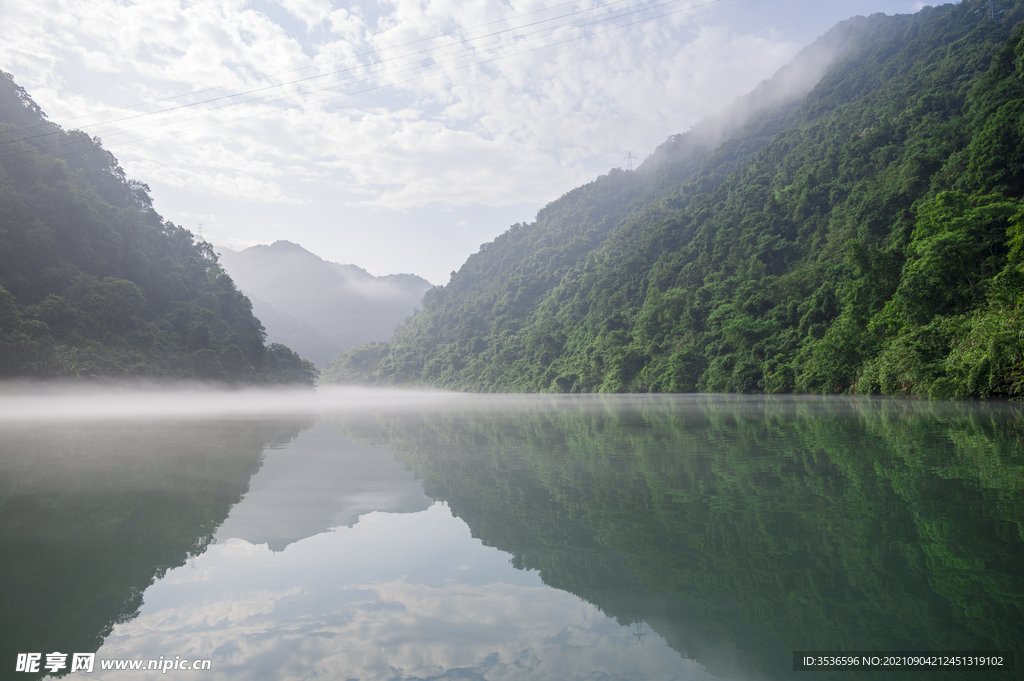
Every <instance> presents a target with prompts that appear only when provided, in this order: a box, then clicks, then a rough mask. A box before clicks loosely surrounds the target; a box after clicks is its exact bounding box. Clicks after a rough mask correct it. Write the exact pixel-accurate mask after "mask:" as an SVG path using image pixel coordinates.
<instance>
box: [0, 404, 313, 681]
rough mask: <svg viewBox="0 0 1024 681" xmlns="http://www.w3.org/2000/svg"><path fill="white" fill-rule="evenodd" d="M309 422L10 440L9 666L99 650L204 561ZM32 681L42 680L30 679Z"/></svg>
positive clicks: (0, 607) (0, 470)
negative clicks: (267, 465) (271, 447)
mask: <svg viewBox="0 0 1024 681" xmlns="http://www.w3.org/2000/svg"><path fill="white" fill-rule="evenodd" d="M308 425H309V423H308V422H302V423H299V422H285V421H280V422H275V421H263V422H260V423H257V422H213V421H207V422H201V423H168V422H165V423H158V424H140V423H132V424H127V425H122V424H114V425H111V424H89V425H84V424H71V425H61V424H47V425H45V426H43V427H38V428H35V429H29V428H24V429H16V428H10V427H6V428H4V429H3V430H2V432H0V441H2V442H3V448H2V452H3V456H2V457H0V561H2V562H0V661H2V664H3V665H4V668H5V669H7V670H10V669H12V668H13V667H8V665H13V664H14V660H15V658H16V655H17V653H25V652H41V653H46V652H52V651H62V652H90V651H95V650H97V648H98V647H99V645H100V644H101V642H102V641H103V638H104V637H105V636H107V635H108V634H109V633H110V631H111V629H112V627H113V626H114V624H115V623H116V622H124V621H127V620H129V619H131V618H132V617H134V616H135V614H136V613H137V611H138V608H139V606H140V605H141V604H142V593H143V591H145V589H146V588H147V587H148V586H149V585H150V584H152V583H153V581H154V579H157V578H159V577H161V576H162V575H163V574H164V573H165V572H166V571H167V570H168V569H170V568H172V567H177V566H181V565H184V564H185V562H186V560H187V559H188V557H189V556H191V555H197V554H199V553H202V552H203V550H204V549H205V548H206V546H207V545H208V544H209V543H210V541H211V540H212V536H213V532H214V530H215V528H216V527H217V525H219V524H220V523H221V522H222V521H223V520H224V518H225V517H226V516H227V514H228V510H229V509H230V508H231V505H232V504H235V503H237V502H238V500H239V499H240V498H241V496H242V495H243V494H244V492H245V490H246V489H247V487H248V485H249V478H250V477H251V476H252V475H253V473H255V472H256V471H257V470H258V469H259V467H260V455H261V453H262V452H263V449H264V447H266V446H267V445H268V444H274V443H283V442H287V441H288V440H290V439H291V438H293V437H295V435H296V434H298V432H299V431H300V430H301V429H302V428H304V427H308ZM18 676H19V677H22V678H26V679H30V678H38V676H41V674H40V675H36V676H33V675H31V674H19V675H18Z"/></svg>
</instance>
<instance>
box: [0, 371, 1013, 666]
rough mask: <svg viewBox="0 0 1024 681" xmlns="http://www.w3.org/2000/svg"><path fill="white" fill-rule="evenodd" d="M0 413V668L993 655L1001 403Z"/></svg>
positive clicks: (699, 402)
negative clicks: (81, 657) (797, 654)
mask: <svg viewBox="0 0 1024 681" xmlns="http://www.w3.org/2000/svg"><path fill="white" fill-rule="evenodd" d="M0 431H2V434H0V544H2V549H0V583H2V589H0V626H2V628H3V630H2V634H3V636H2V639H0V641H2V642H0V647H2V652H0V664H2V665H3V668H4V672H3V674H0V676H2V677H3V678H24V679H35V678H44V677H46V676H47V674H48V673H49V672H48V671H47V669H46V664H47V661H48V660H47V655H48V654H52V653H59V654H60V655H64V656H66V659H64V660H63V663H64V665H65V666H63V667H61V666H59V665H60V664H61V663H62V658H61V657H60V655H57V656H56V657H52V658H51V659H50V662H51V664H53V665H54V667H53V671H54V675H55V676H60V675H63V674H66V673H67V672H68V671H69V670H70V668H71V666H72V663H73V657H72V656H73V654H75V653H79V654H83V653H94V657H93V658H92V660H91V661H92V663H93V664H94V669H93V671H92V672H91V673H78V672H76V673H74V674H72V675H71V676H69V678H83V677H90V678H96V679H167V678H201V679H209V680H211V681H212V680H215V679H224V680H228V679H230V680H236V679H237V680H242V679H246V680H250V679H268V680H269V679H275V680H277V679H287V680H290V679H314V678H315V679H360V680H365V681H370V680H374V681H376V680H381V681H383V680H388V681H392V680H403V681H405V680H410V681H411V680H413V679H419V680H426V679H431V680H437V681H440V680H444V681H449V680H451V681H454V680H469V679H473V680H478V679H486V680H488V681H499V680H504V679H559V680H562V679H594V680H602V681H607V680H617V679H629V680H634V679H637V680H645V679H694V680H699V679H739V680H744V681H745V680H759V679H783V678H786V679H788V678H794V677H795V678H798V679H799V678H806V679H833V678H834V679H853V678H873V679H888V678H893V679H896V678H918V677H920V678H927V679H944V678H991V679H997V678H1000V679H1001V678H1020V677H1021V672H1020V671H1019V669H1020V668H1021V667H1022V661H1024V660H1022V652H1024V644H1022V640H1024V619H1022V618H1024V615H1022V613H1024V440H1022V435H1024V409H1022V408H1021V407H1018V406H1015V405H1009V404H1003V403H993V404H984V403H977V404H949V403H934V402H910V401H899V400H881V399H867V398H821V397H781V398H780V397H738V396H711V395H696V396H695V395H680V396H663V395H654V396H635V395H634V396H602V395H589V396H554V395H541V396H493V395H465V394H449V393H429V392H408V391H407V392H398V391H391V392H388V391H369V390H355V389H337V390H321V391H319V392H313V391H298V392H295V391H262V392H261V391H247V390H237V391H219V390H213V389H203V388H195V389H190V390H186V391H169V390H166V389H162V388H159V387H146V386H142V387H141V388H139V387H135V388H132V389H128V388H117V387H113V386H107V387H100V388H94V389H85V388H80V387H77V388H76V387H72V388H70V389H67V390H58V389H56V388H46V387H34V386H14V387H8V388H7V389H6V390H5V391H4V392H3V393H2V394H0ZM794 651H835V652H839V651H860V652H863V651H874V652H886V651H890V652H891V651H930V652H937V651H949V652H954V651H955V652H960V653H963V654H965V655H966V654H968V653H973V654H979V655H980V654H982V653H986V652H1000V653H1002V654H1006V653H1011V654H1015V656H1016V668H1015V669H1014V670H1012V671H1011V670H1007V669H992V668H985V669H981V668H977V667H973V668H971V669H965V668H962V667H961V668H952V667H943V668H935V667H932V668H929V669H927V671H922V672H916V671H915V672H909V671H907V670H906V669H896V670H892V669H890V670H879V671H871V672H867V673H863V672H851V671H847V670H845V669H844V670H823V669H818V670H816V671H807V672H803V671H801V672H794V671H793V664H794ZM30 654H38V655H39V657H38V658H35V659H36V663H37V667H38V669H37V670H36V671H18V669H19V667H18V665H21V667H20V668H22V669H25V668H31V667H32V661H33V659H32V658H31V657H28V656H29V655H30ZM151 660H152V661H154V662H155V663H157V667H160V669H154V670H148V671H147V670H146V669H145V666H146V665H147V664H149V661H151ZM205 660H208V661H209V663H208V664H209V669H207V670H201V671H195V670H187V671H186V670H184V669H182V668H181V664H182V662H183V661H184V662H185V663H186V664H192V663H194V662H197V661H198V662H200V663H201V662H202V661H205ZM132 661H141V664H142V665H143V667H144V668H143V669H142V670H131V669H124V670H121V671H119V670H117V669H105V668H102V666H103V665H106V666H116V665H117V664H122V665H128V664H131V663H132ZM79 664H85V662H84V661H81V662H79ZM175 666H177V668H175ZM200 666H201V665H200ZM163 667H167V670H166V671H164V669H163Z"/></svg>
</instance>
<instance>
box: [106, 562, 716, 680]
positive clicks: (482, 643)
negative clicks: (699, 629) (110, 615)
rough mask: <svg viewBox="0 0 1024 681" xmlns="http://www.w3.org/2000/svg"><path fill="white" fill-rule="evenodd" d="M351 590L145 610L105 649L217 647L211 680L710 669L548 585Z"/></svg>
mask: <svg viewBox="0 0 1024 681" xmlns="http://www.w3.org/2000/svg"><path fill="white" fill-rule="evenodd" d="M346 590H347V591H356V592H358V595H359V596H360V598H358V599H356V600H353V601H350V602H348V603H346V604H345V607H344V608H342V609H332V610H331V611H329V612H316V613H315V614H313V615H303V616H300V617H298V618H295V619H293V620H290V621H289V620H287V619H284V618H283V617H282V614H284V613H281V612H279V611H280V610H283V609H286V608H284V607H283V606H282V601H285V600H287V599H290V598H293V597H295V596H296V594H297V591H295V590H292V591H287V592H280V593H270V592H265V593H259V594H251V595H247V596H246V595H241V596H240V597H239V598H238V599H237V600H236V599H230V600H222V601H216V602H212V603H203V604H202V605H200V606H181V607H178V608H172V609H169V610H166V611H160V612H157V613H153V614H151V615H144V616H140V617H139V618H138V619H137V620H136V621H134V622H131V623H128V624H125V625H120V626H118V627H117V629H116V630H115V632H114V634H113V636H112V637H111V639H112V645H108V646H107V647H105V648H104V649H103V650H102V651H101V657H102V658H103V659H109V658H111V657H118V656H136V657H145V656H146V655H147V654H149V653H146V652H143V651H145V650H148V649H153V647H154V646H155V648H156V649H158V650H162V651H164V652H163V653H162V654H163V655H164V656H165V657H166V656H167V655H168V654H174V655H183V656H188V657H192V656H197V657H202V656H211V657H213V658H214V660H215V666H214V669H213V674H212V675H210V676H208V677H204V678H212V679H233V678H261V672H262V671H263V670H268V671H269V669H271V668H267V667H266V666H265V665H267V664H271V665H273V666H272V669H273V674H272V675H268V678H270V677H272V678H277V679H300V678H307V677H308V676H309V675H317V674H318V675H323V676H324V677H326V678H357V679H363V680H365V681H369V680H371V679H395V678H429V677H434V676H440V675H443V674H445V673H446V672H448V671H450V670H455V669H461V670H466V671H469V670H472V671H473V672H475V673H476V674H479V675H480V676H479V677H473V678H485V679H487V680H488V681H503V680H505V679H521V678H527V677H528V678H530V679H542V680H543V679H559V680H561V679H590V678H594V679H599V678H609V677H610V678H629V679H647V678H658V679H662V678H679V679H684V678H685V679H690V678H693V679H701V678H709V677H708V676H707V675H706V674H705V673H704V672H703V667H702V666H701V665H699V664H697V663H694V662H692V661H689V660H683V659H681V658H680V657H679V656H678V655H677V654H676V653H675V652H674V651H672V650H671V649H670V648H668V646H667V645H665V643H664V641H662V640H661V639H660V638H658V637H657V635H656V634H653V633H652V634H649V635H648V637H647V638H646V639H645V642H644V647H643V648H642V649H638V648H637V647H636V645H635V641H634V640H633V639H632V637H631V635H630V633H629V631H627V630H624V629H623V628H622V627H619V626H618V625H617V624H616V623H615V622H613V621H612V620H609V619H608V618H607V617H605V616H604V615H603V614H602V613H601V612H600V611H599V610H597V608H595V607H594V606H591V605H589V604H587V603H585V602H584V601H581V600H580V599H578V598H576V597H575V596H572V595H570V594H566V593H563V592H560V591H556V590H553V589H550V588H547V587H523V586H516V585H510V584H488V585H457V586H452V587H430V586H424V585H419V584H411V583H407V582H403V581H397V582H389V583H385V584H367V585H360V586H350V587H348V588H347V589H346ZM321 595H323V594H321ZM147 638H152V639H154V640H147ZM652 639H653V640H652Z"/></svg>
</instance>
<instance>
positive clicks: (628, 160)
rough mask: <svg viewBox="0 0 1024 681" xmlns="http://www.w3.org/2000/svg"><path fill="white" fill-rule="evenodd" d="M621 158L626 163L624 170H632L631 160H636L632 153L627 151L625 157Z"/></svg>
mask: <svg viewBox="0 0 1024 681" xmlns="http://www.w3.org/2000/svg"><path fill="white" fill-rule="evenodd" d="M622 158H623V159H624V160H625V161H626V170H632V169H633V159H634V158H636V156H634V155H633V152H632V151H627V152H626V155H625V156H623V157H622Z"/></svg>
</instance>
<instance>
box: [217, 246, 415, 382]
mask: <svg viewBox="0 0 1024 681" xmlns="http://www.w3.org/2000/svg"><path fill="white" fill-rule="evenodd" d="M217 250H218V255H219V256H220V262H221V265H222V266H223V267H224V269H225V270H226V271H227V273H228V274H229V275H230V276H231V278H232V279H233V280H234V281H235V282H236V284H237V285H238V287H239V289H240V290H241V291H242V292H243V293H245V294H246V295H247V296H248V297H249V299H250V300H251V301H252V305H253V313H254V314H255V315H256V316H257V317H259V319H260V320H261V321H262V322H263V325H264V327H265V328H266V330H267V338H268V339H269V340H271V341H272V342H280V343H284V344H287V345H288V347H291V348H294V349H295V350H296V352H298V353H299V354H300V355H302V356H303V357H307V358H309V360H310V361H312V362H313V363H314V364H316V365H318V366H321V367H323V366H326V365H327V364H328V363H329V362H330V361H331V360H333V359H334V358H335V357H336V356H337V355H338V353H340V352H343V351H345V350H348V349H349V348H352V347H355V346H357V345H360V344H363V343H369V342H374V341H386V340H388V339H390V338H391V334H392V333H393V332H394V330H395V327H397V326H398V325H399V324H401V323H402V322H403V321H404V320H405V319H406V318H407V317H409V316H411V315H412V314H413V312H414V310H415V309H416V307H417V306H418V305H419V304H420V301H421V300H422V298H423V294H424V293H426V292H427V291H428V290H429V289H430V288H432V284H431V283H430V282H429V281H427V280H426V279H423V278H422V277H419V276H416V275H415V274H389V275H386V276H382V277H376V276H374V275H372V274H370V273H369V272H367V271H366V270H364V269H363V268H361V267H358V266H356V265H351V264H347V265H343V264H339V263H334V262H329V261H326V260H324V259H323V258H320V257H319V256H317V255H315V254H313V253H311V252H309V251H307V250H306V249H304V248H303V247H302V246H300V245H298V244H294V243H292V242H290V241H283V240H281V241H275V242H274V243H273V244H271V245H269V246H264V245H259V246H252V247H250V248H247V249H245V250H243V251H238V252H236V251H232V250H231V249H228V248H224V247H218V249H217Z"/></svg>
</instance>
